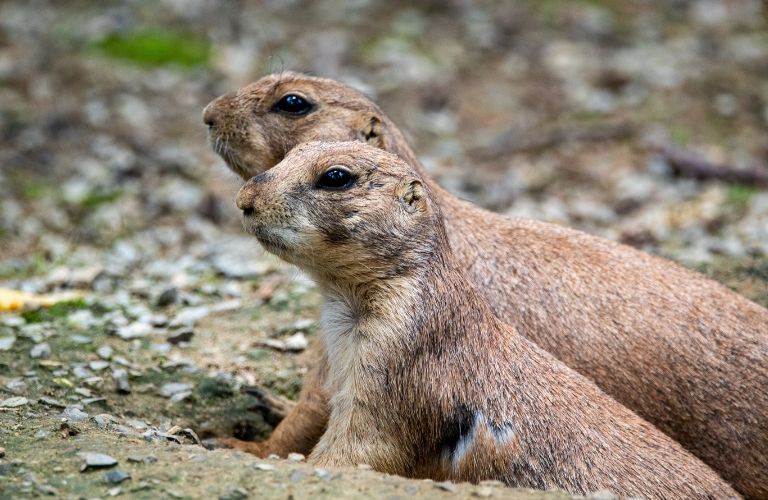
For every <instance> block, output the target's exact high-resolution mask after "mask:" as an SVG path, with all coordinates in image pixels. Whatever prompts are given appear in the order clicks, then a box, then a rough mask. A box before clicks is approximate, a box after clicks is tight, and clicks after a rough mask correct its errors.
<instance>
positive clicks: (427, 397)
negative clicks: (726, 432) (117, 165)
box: [237, 142, 738, 499]
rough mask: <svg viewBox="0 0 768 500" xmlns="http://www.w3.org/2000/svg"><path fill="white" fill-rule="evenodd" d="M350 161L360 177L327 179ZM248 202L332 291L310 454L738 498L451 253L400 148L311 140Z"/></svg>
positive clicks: (388, 467)
mask: <svg viewBox="0 0 768 500" xmlns="http://www.w3.org/2000/svg"><path fill="white" fill-rule="evenodd" d="M337 165H344V166H345V167H346V168H347V169H348V170H349V171H351V172H352V173H353V174H354V175H355V178H356V180H355V182H354V184H353V185H351V186H350V187H349V188H344V189H341V190H327V189H322V188H319V187H316V179H318V178H320V176H321V175H322V174H323V173H324V172H325V171H326V170H327V169H329V168H334V166H337ZM237 204H238V206H239V207H240V208H241V209H243V210H244V211H246V212H245V213H246V216H245V225H246V228H247V229H248V230H249V232H251V233H252V234H254V235H255V236H256V237H257V238H258V239H259V240H260V241H261V242H262V244H264V246H265V248H266V249H267V250H269V251H271V252H274V253H275V254H277V255H278V256H280V257H282V258H283V259H285V260H287V261H288V262H292V263H294V264H296V265H298V266H299V267H300V268H302V269H303V270H304V271H306V272H307V273H309V274H310V275H311V276H313V277H314V279H315V280H316V281H317V283H318V285H319V286H320V289H321V290H322V292H323V296H324V305H323V317H322V329H321V331H322V336H323V340H324V344H325V350H326V353H327V373H328V376H327V378H326V389H327V391H328V393H329V395H330V403H331V414H330V418H329V421H328V428H327V430H326V432H325V433H324V434H323V435H322V437H321V438H320V441H319V442H318V444H317V446H316V447H315V448H314V450H313V451H312V454H311V456H310V461H311V462H313V463H315V464H317V465H321V466H354V465H356V464H358V463H367V464H370V465H371V466H373V467H374V468H375V469H376V470H379V471H382V472H387V473H392V474H399V475H404V476H411V477H429V478H433V479H452V480H456V481H473V482H478V481H481V480H485V479H496V480H501V481H504V482H505V483H507V484H509V485H511V486H518V487H532V488H540V489H548V488H562V489H565V490H566V491H569V492H571V493H576V494H586V493H589V492H591V491H595V490H599V489H603V488H608V489H610V490H612V491H614V492H616V493H618V494H619V495H621V496H623V497H626V496H643V497H645V498H659V499H668V498H702V499H703V498H736V497H738V495H737V494H736V492H735V491H734V490H732V489H731V488H730V487H729V486H728V485H727V484H726V483H725V482H724V481H723V480H722V479H720V478H719V477H718V476H717V474H716V473H715V472H714V471H712V470H711V469H709V468H708V467H707V466H706V465H704V464H703V463H702V462H701V461H699V460H698V459H697V458H696V457H694V456H693V455H691V454H689V453H688V452H686V451H685V450H684V449H683V448H682V447H681V446H680V445H679V444H678V443H676V442H674V441H673V440H672V439H670V438H669V437H668V436H666V435H664V434H663V433H661V432H660V431H659V430H657V429H655V428H654V427H653V426H651V425H650V424H648V423H647V422H645V421H643V420H642V419H640V418H639V417H638V416H637V415H635V414H634V413H632V412H631V411H629V410H628V409H626V408H625V407H623V406H622V405H620V404H618V403H617V402H616V401H614V400H613V399H611V398H610V397H609V396H607V395H606V394H604V393H603V392H602V391H600V389H598V388H597V386H595V385H594V383H592V382H590V381H589V380H587V379H586V378H585V377H583V376H581V375H579V374H578V373H576V372H574V371H573V370H571V369H570V368H568V367H566V366H565V365H564V364H562V363H561V362H559V361H558V360H556V359H555V358H554V357H553V356H552V355H550V354H549V353H547V352H545V351H544V350H542V349H541V348H539V347H537V346H536V345H535V344H533V343H532V342H530V341H528V340H526V339H524V338H523V337H522V336H521V335H519V334H518V333H517V331H516V330H515V329H514V328H513V327H511V326H508V325H504V324H503V323H501V322H500V321H499V320H497V319H496V317H495V316H494V315H493V313H492V312H491V310H490V308H489V307H488V305H487V304H486V303H485V301H484V300H483V299H482V298H481V296H480V294H479V293H478V292H477V291H476V290H475V288H474V286H473V285H471V284H470V282H469V280H468V279H467V278H465V276H464V273H465V270H464V269H462V268H461V266H459V265H458V262H457V261H456V259H455V256H454V255H453V253H452V252H451V249H450V245H449V242H448V238H447V236H446V234H445V229H444V226H443V221H442V216H441V214H440V208H439V204H438V203H437V202H436V201H435V200H432V199H431V197H430V195H429V192H428V188H425V187H424V185H423V184H422V181H421V180H420V179H419V178H418V176H417V174H416V172H415V171H413V170H411V169H410V167H409V166H408V165H406V164H405V163H403V162H402V161H401V160H400V159H399V158H398V157H396V156H395V155H392V154H390V153H386V152H384V151H382V150H380V149H376V148H373V147H371V146H368V145H365V144H362V143H360V142H339V143H318V142H314V143H310V144H307V145H301V146H298V147H297V148H296V149H294V150H293V151H291V152H290V153H289V154H288V156H286V158H285V159H284V160H283V161H282V162H281V163H279V164H278V165H277V166H275V167H274V168H273V169H271V170H270V171H269V172H268V173H265V174H261V175H259V176H257V177H254V178H253V179H252V180H250V181H249V182H248V183H247V184H246V185H245V186H243V188H242V189H241V191H240V193H239V194H238V198H237ZM275 229H277V231H276V230H275ZM491 346H492V348H491V349H489V347H491Z"/></svg>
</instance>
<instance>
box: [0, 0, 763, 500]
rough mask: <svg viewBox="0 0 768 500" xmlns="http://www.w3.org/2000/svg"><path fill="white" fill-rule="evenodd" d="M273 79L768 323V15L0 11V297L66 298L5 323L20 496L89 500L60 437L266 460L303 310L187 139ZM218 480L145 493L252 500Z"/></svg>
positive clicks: (748, 5)
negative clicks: (291, 77) (761, 310)
mask: <svg viewBox="0 0 768 500" xmlns="http://www.w3.org/2000/svg"><path fill="white" fill-rule="evenodd" d="M287 69H290V70H296V71H303V72H308V73H311V74H314V75H319V76H325V77H330V78H335V79H339V80H342V81H343V82H346V83H348V84H350V85H352V86H354V87H356V88H358V89H360V90H362V91H363V92H365V93H367V94H368V95H369V96H371V97H372V98H373V99H375V100H376V101H377V102H378V103H379V104H380V105H381V106H382V108H383V109H384V110H385V111H386V112H387V113H388V114H389V115H390V116H391V117H392V119H393V120H394V121H395V122H396V123H397V124H398V125H399V126H400V127H401V128H402V130H403V131H404V133H405V135H406V136H407V137H408V139H409V141H410V142H411V144H412V145H413V147H414V149H415V151H416V152H417V154H418V155H419V157H420V158H421V159H422V160H423V162H424V164H425V166H426V167H427V168H428V169H429V170H430V172H431V173H432V174H433V175H434V176H435V177H436V178H437V179H438V181H439V182H440V183H441V184H442V185H444V186H445V187H446V188H448V189H449V190H451V191H453V192H455V193H457V194H458V195H460V196H462V197H464V198H467V199H470V200H472V201H474V202H475V203H477V204H479V205H481V206H484V207H487V208H489V209H491V210H494V211H498V212H501V213H506V214H510V215H516V216H523V217H532V218H536V219H541V220H546V221H550V222H554V223H558V224H565V225H568V226H572V227H576V228H579V229H582V230H584V231H587V232H590V233H593V234H597V235H600V236H603V237H606V238H609V239H612V240H616V241H621V242H624V243H626V244H629V245H633V246H635V247H638V248H642V249H644V250H647V251H650V252H653V253H657V254H660V255H663V256H665V257H668V258H671V259H673V260H676V261H678V262H681V263H683V264H684V265H686V266H689V267H691V268H693V269H697V270H700V271H702V272H705V273H707V274H708V275H710V276H712V277H714V278H715V279H716V280H719V281H721V282H723V283H725V284H726V285H727V286H730V287H732V288H734V289H736V290H737V291H738V292H739V293H742V294H744V295H746V296H747V297H749V298H751V299H753V300H755V301H757V302H758V303H760V304H763V305H766V306H768V258H767V255H768V1H765V0H762V1H759V0H667V1H652V0H560V1H556V0H515V1H508V2H501V1H498V2H490V1H474V0H432V1H421V2H404V1H399V0H389V1H375V0H352V1H348V2H342V1H338V0H319V1H301V0H287V1H277V0H264V1H248V0H220V1H215V0H125V1H109V0H99V1H97V2H96V1H75V0H68V1H65V0H48V1H46V0H1V1H0V292H2V289H3V288H10V289H14V290H23V291H26V292H30V293H37V294H46V293H49V292H58V291H61V290H69V291H73V290H74V291H75V292H77V293H78V294H79V295H78V298H76V299H75V300H68V301H66V302H61V303H59V304H57V305H56V306H54V307H51V308H48V309H41V310H34V309H32V310H26V311H17V312H16V313H12V314H8V313H5V314H0V409H2V410H3V411H0V443H2V444H3V445H4V446H7V447H8V454H9V457H10V458H7V460H16V462H14V463H17V464H18V463H19V462H18V460H17V458H20V459H24V460H26V465H24V467H28V468H29V470H32V471H33V472H34V473H35V474H37V476H34V475H33V476H29V475H28V474H27V472H25V470H26V469H23V468H21V467H20V466H19V467H17V468H16V469H14V470H15V471H16V473H15V474H16V476H15V479H13V481H12V484H13V485H15V486H17V487H18V488H19V489H18V491H17V495H16V496H19V495H21V496H26V494H27V493H29V492H31V491H33V490H35V488H36V489H37V491H42V492H48V493H50V492H51V491H54V492H60V493H61V494H65V493H67V492H69V493H71V494H72V495H75V493H73V492H74V491H77V493H76V495H75V496H83V497H86V496H87V497H95V496H104V495H105V493H104V491H103V490H104V487H103V485H100V484H101V483H99V476H92V475H88V474H79V472H77V471H78V467H79V463H77V458H75V457H74V455H73V452H72V449H71V445H69V444H67V443H68V441H67V440H66V439H60V438H59V437H51V438H49V436H51V432H50V430H51V429H59V426H60V425H61V419H62V418H67V419H74V418H79V419H80V420H70V421H71V422H75V421H83V422H84V421H85V420H87V419H88V415H89V414H94V415H96V414H104V413H106V414H108V416H109V417H110V419H111V420H109V421H108V422H112V423H111V424H105V425H104V426H102V424H101V423H99V424H98V425H99V427H97V426H96V425H95V424H94V425H90V426H89V427H87V428H86V427H85V424H83V425H81V426H80V428H79V430H78V432H80V431H82V433H81V434H80V436H79V437H78V440H79V441H78V443H80V444H78V445H77V446H86V445H87V446H90V447H91V449H94V450H101V451H104V450H105V449H106V450H107V451H108V452H109V453H123V451H125V450H123V451H120V450H121V449H122V448H121V447H120V443H121V442H122V443H123V446H126V443H129V444H130V446H138V445H137V444H136V443H137V442H138V443H145V442H155V441H153V440H160V441H161V442H163V443H164V442H166V441H167V439H169V438H168V437H167V434H166V433H168V432H170V429H174V428H178V426H180V427H182V428H186V427H189V428H192V429H194V431H195V432H197V433H198V434H199V435H200V437H206V436H212V435H213V436H216V435H219V436H220V435H225V436H231V435H235V436H237V437H241V438H245V439H254V438H259V437H263V436H264V435H266V434H268V433H269V431H270V429H271V428H272V426H274V425H275V424H276V422H277V421H278V420H279V418H275V416H274V415H270V414H269V413H268V412H267V413H265V412H264V408H265V405H264V400H263V398H262V395H263V394H264V393H263V392H259V391H258V390H257V391H255V392H254V391H250V392H249V390H244V391H240V389H241V388H243V387H246V386H248V385H257V386H259V387H261V388H266V389H268V393H270V394H277V395H278V396H282V397H285V398H288V399H295V398H296V397H297V394H298V392H299V390H300V387H301V381H302V375H303V374H304V373H306V370H307V368H308V367H309V366H311V364H312V363H313V360H312V359H311V358H309V357H307V354H306V353H305V354H301V353H302V351H304V350H305V348H306V347H307V345H308V342H310V341H312V339H313V337H315V333H316V330H317V327H316V325H317V318H318V304H319V297H318V294H317V293H316V291H315V289H314V287H313V286H312V284H311V283H309V282H308V281H307V279H306V278H304V277H302V276H301V275H298V274H297V273H296V272H295V271H294V270H292V269H291V268H289V267H288V266H286V265H283V264H281V263H280V262H278V261H277V260H276V259H275V258H272V257H270V256H268V255H265V254H264V252H263V251H262V250H261V249H260V247H259V245H258V244H257V243H256V242H255V240H253V239H252V238H250V237H248V236H247V235H245V234H244V233H243V231H242V228H241V224H240V214H239V212H238V211H237V210H236V208H235V206H234V197H235V194H236V192H237V189H238V188H239V186H240V184H241V181H240V180H239V179H238V178H236V177H235V176H234V174H231V173H230V172H229V171H228V170H227V168H226V166H225V165H224V162H223V161H222V160H220V159H219V158H218V157H217V156H216V155H214V154H213V153H212V152H211V150H210V148H209V147H208V144H207V138H206V127H205V126H204V125H203V123H202V120H201V113H202V109H203V107H204V106H205V105H206V104H207V103H208V102H209V101H210V100H211V99H213V98H214V97H216V96H218V95H220V94H222V93H225V92H229V91H232V90H234V89H236V88H238V87H240V86H242V85H244V84H246V83H248V82H251V81H253V80H256V79H258V78H260V77H261V76H263V75H265V74H267V73H270V72H276V71H281V70H287ZM1 309H3V297H2V293H0V310H1ZM649 313H650V312H649ZM73 408H74V409H73ZM28 409H29V410H28ZM75 410H77V411H75ZM78 412H79V413H78ZM101 416H102V417H103V415H101ZM104 418H106V417H104ZM104 418H102V421H105V420H104ZM98 422H100V421H98ZM105 422H106V421H105ZM172 423H173V424H178V426H172ZM64 425H66V424H64ZM107 427H109V428H110V429H112V430H114V431H115V432H117V433H118V434H119V435H120V436H132V437H136V438H137V439H133V440H131V441H128V440H123V441H119V442H116V441H115V440H114V438H115V432H112V431H109V432H107V431H105V430H103V429H105V428H107ZM62 429H63V427H62ZM36 431H37V432H36ZM158 432H159V433H160V434H158ZM55 436H58V434H55ZM62 436H63V431H62ZM186 436H187V437H184V439H186V440H187V441H189V440H190V437H189V436H190V435H189V434H187V435H186ZM66 437H67V436H64V438H66ZM175 439H176V440H177V441H178V440H180V439H181V438H175ZM82 443H86V444H82ZM104 443H112V444H110V445H105V444H104ZM146 446H148V447H151V446H152V445H151V444H146ZM102 447H103V448H102ZM0 451H1V452H0V457H2V455H3V453H5V450H3V449H2V448H0ZM146 452H147V453H150V452H152V453H156V452H158V450H157V449H156V448H151V449H148V450H146ZM51 454H53V455H51ZM40 456H46V457H48V456H54V457H55V460H44V461H40V460H39V457H40ZM118 456H119V455H118ZM25 457H26V458H25ZM204 459H205V460H207V458H204ZM121 460H122V459H121ZM125 463H126V462H125V461H123V462H122V463H121V466H125ZM234 463H235V461H227V463H226V464H225V465H223V466H222V467H221V468H220V469H215V468H212V466H211V465H210V463H208V464H207V465H206V466H205V467H206V469H205V470H206V471H207V472H206V474H208V478H209V480H210V481H209V483H207V484H209V486H210V488H209V489H205V488H208V486H206V487H201V486H200V482H199V481H191V482H189V483H183V482H176V483H174V481H175V480H176V479H175V478H176V477H177V476H178V475H179V474H180V472H179V471H180V470H181V468H183V467H193V466H194V465H195V464H194V463H193V461H192V460H189V461H186V462H184V463H181V464H175V465H174V466H173V468H168V467H165V468H163V470H162V471H161V470H158V469H155V470H154V471H152V472H151V474H154V475H155V476H153V477H155V478H156V479H153V481H156V482H155V483H151V482H150V483H139V487H142V488H143V487H144V486H141V484H144V485H145V486H146V487H147V488H150V489H153V488H154V490H152V491H154V493H158V494H160V490H161V489H163V488H171V489H172V488H176V490H173V491H171V489H168V490H167V491H166V494H165V496H174V497H180V496H183V495H182V493H183V494H187V493H184V491H186V490H184V489H183V488H189V493H188V494H189V495H190V496H199V495H200V494H201V493H200V492H201V491H206V492H207V493H206V494H205V495H207V496H210V497H211V498H243V497H242V496H232V497H225V496H220V495H221V494H222V493H221V491H220V490H221V489H222V488H223V487H224V486H226V484H227V483H226V481H233V482H235V484H239V483H238V482H239V481H242V480H243V479H241V478H244V477H249V478H253V481H256V482H258V481H261V479H259V478H258V477H257V476H254V475H253V474H252V471H253V469H252V468H251V469H250V472H249V473H248V474H245V473H244V474H242V475H239V476H237V478H234V479H226V480H223V479H221V478H223V477H228V476H225V475H223V474H226V473H230V474H234V473H237V474H239V472H237V470H239V469H237V468H236V466H235V465H233V464H234ZM53 464H63V467H56V468H53V467H54V465H53ZM0 465H2V464H0ZM127 467H129V468H128V469H127V470H128V471H129V472H132V473H133V474H134V475H135V477H136V478H137V481H138V479H139V478H140V476H141V475H142V474H145V473H144V472H142V471H141V470H140V469H139V467H140V466H133V465H130V466H127ZM131 467H133V469H132V468H131ZM3 470H10V469H3ZM150 470H151V469H150ZM62 471H64V472H62ZM195 474H197V472H196V473H195ZM200 474H202V472H200ZM94 478H95V479H94ZM157 478H159V479H157ZM9 484H11V483H9ZM77 485H85V486H83V488H86V486H87V488H88V489H84V490H78V489H77V488H80V486H77ZM1 488H2V485H0V492H1V491H2V489H1ZM51 488H53V490H51ZM73 488H74V489H73ZM84 491H85V493H84ZM164 491H165V490H164ZM179 492H181V493H179ZM154 493H147V494H148V495H150V496H151V495H153V494H154ZM54 494H55V493H54ZM110 494H111V493H110ZM0 496H2V495H1V494H0ZM11 496H14V495H13V494H11ZM161 496H162V495H161Z"/></svg>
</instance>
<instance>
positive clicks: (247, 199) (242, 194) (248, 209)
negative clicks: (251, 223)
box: [235, 181, 254, 215]
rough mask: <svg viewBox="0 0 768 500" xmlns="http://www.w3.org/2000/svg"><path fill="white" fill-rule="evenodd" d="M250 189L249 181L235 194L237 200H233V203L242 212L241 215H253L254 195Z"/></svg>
mask: <svg viewBox="0 0 768 500" xmlns="http://www.w3.org/2000/svg"><path fill="white" fill-rule="evenodd" d="M250 187H251V183H250V181H249V182H247V183H246V184H245V185H244V186H243V187H241V188H240V191H238V192H237V199H236V200H235V203H236V204H237V208H239V209H240V210H242V211H243V215H251V214H253V198H254V196H253V195H254V193H253V190H252V189H250Z"/></svg>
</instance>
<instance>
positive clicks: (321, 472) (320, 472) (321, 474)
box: [315, 468, 331, 481]
mask: <svg viewBox="0 0 768 500" xmlns="http://www.w3.org/2000/svg"><path fill="white" fill-rule="evenodd" d="M315 476H317V477H318V478H319V479H322V480H323V481H328V480H329V479H331V473H330V472H328V471H327V470H326V469H320V468H318V469H315Z"/></svg>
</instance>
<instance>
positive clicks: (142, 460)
mask: <svg viewBox="0 0 768 500" xmlns="http://www.w3.org/2000/svg"><path fill="white" fill-rule="evenodd" d="M128 461H129V462H133V463H137V464H146V465H150V464H154V463H156V462H157V458H156V457H155V456H154V455H147V456H145V457H142V456H141V455H131V456H130V457H128Z"/></svg>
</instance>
